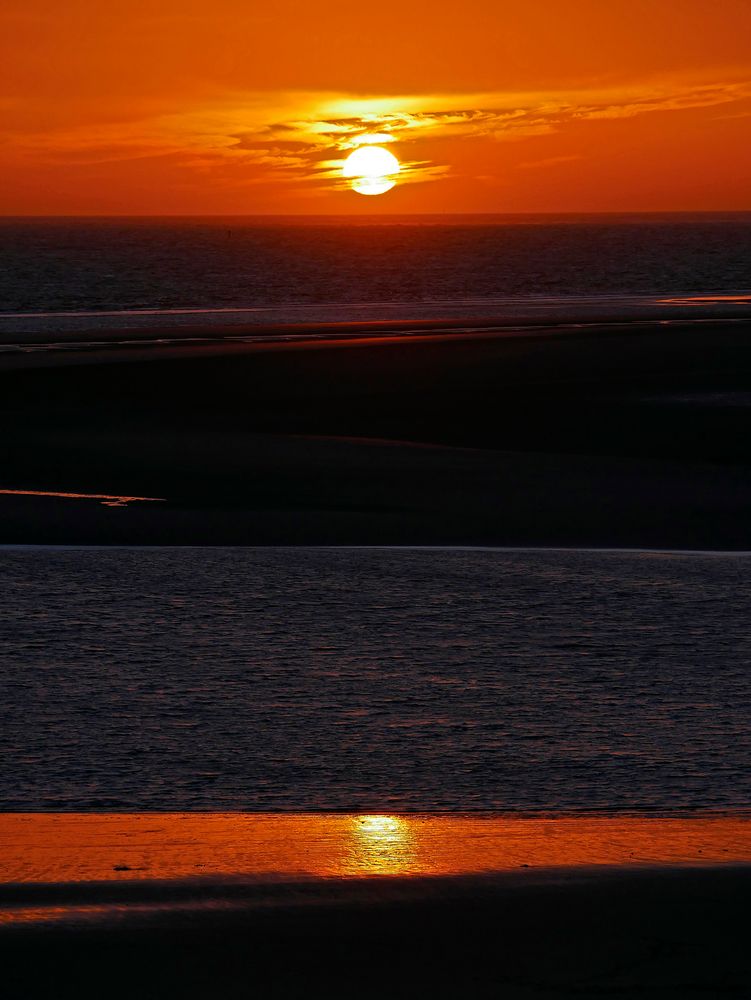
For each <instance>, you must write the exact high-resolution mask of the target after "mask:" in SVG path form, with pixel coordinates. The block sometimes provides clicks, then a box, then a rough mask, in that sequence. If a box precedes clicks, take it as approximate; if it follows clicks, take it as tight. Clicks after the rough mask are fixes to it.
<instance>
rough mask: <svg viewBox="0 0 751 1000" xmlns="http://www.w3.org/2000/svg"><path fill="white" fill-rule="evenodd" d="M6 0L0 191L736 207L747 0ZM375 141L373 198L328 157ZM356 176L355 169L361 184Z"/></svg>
mask: <svg viewBox="0 0 751 1000" xmlns="http://www.w3.org/2000/svg"><path fill="white" fill-rule="evenodd" d="M371 18H372V12H371V11H370V9H365V8H363V9H358V8H353V7H352V5H351V4H349V3H345V2H344V0H330V2H329V3H327V4H325V5H316V4H309V5H301V4H300V3H299V2H297V0H278V2H277V3H276V4H275V5H274V7H273V11H272V10H270V9H269V10H267V9H265V8H264V9H261V8H259V7H257V6H254V5H252V4H251V5H248V4H247V3H246V2H243V0H215V2H214V3H212V4H210V5H209V4H207V3H205V0H180V2H179V3H178V2H177V0H164V3H161V4H159V5H158V8H155V6H154V4H153V3H150V2H148V0H132V2H129V3H128V4H125V3H122V2H120V0H116V2H114V3H110V4H104V5H103V4H94V3H92V2H91V0H68V2H66V3H65V4H57V3H52V2H51V0H6V2H5V3H4V4H3V7H2V11H0V60H2V65H3V71H4V72H3V81H4V82H3V90H2V92H1V93H0V113H1V114H0V120H1V121H2V126H1V127H0V136H1V139H2V154H0V214H4V215H24V214H31V215H45V214H68V215H76V214H83V215H106V214H115V215H117V214H125V215H128V214H142V215H148V214H157V215H170V214H184V215H195V214H217V215H223V214H225V215H226V214H257V213H262V214H275V213H281V214H298V213H300V214H316V213H334V214H347V213H353V214H362V213H374V214H378V213H381V212H388V213H407V212H414V213H444V212H449V213H451V212H456V213H471V212H587V211H650V210H654V211H671V210H676V211H680V210H687V211H700V210H751V184H749V178H750V177H751V142H749V128H750V127H751V126H750V123H751V55H749V46H748V38H749V37H751V5H749V4H748V2H747V0H724V2H723V5H722V10H721V12H718V11H717V9H716V8H713V7H712V6H711V5H710V4H708V3H707V2H706V0H659V2H655V0H613V2H612V3H609V4H602V3H601V2H600V0H572V2H571V3H566V4H563V3H561V2H560V0H539V2H537V3H535V4H526V5H525V4H518V3H516V2H512V0H507V2H505V3H503V2H501V3H498V2H497V0H468V3H467V4H465V5H464V6H463V8H462V10H461V12H459V13H457V11H456V8H455V6H454V5H449V4H448V3H441V2H438V3H437V4H436V3H431V4H430V5H428V4H427V3H422V2H418V3H414V4H410V5H406V6H405V5H404V4H402V3H397V2H396V0H383V2H382V4H381V5H380V7H379V19H381V20H383V21H384V22H385V23H388V24H390V25H393V26H395V28H396V30H393V31H391V32H390V34H389V42H388V57H387V58H382V59H375V60H367V59H364V58H363V49H362V38H363V37H367V36H368V32H369V31H370V30H371V28H372V24H371ZM391 142H396V143H397V144H398V149H399V158H400V160H401V172H400V175H399V183H398V184H397V185H396V186H395V187H394V188H393V190H391V191H390V193H389V197H388V198H377V197H376V198H360V197H357V198H355V197H353V193H352V190H351V189H350V187H349V185H348V183H346V182H345V181H343V178H342V177H341V161H342V159H343V158H344V157H345V156H346V155H347V154H348V153H349V152H351V151H352V149H353V148H357V147H358V146H362V145H363V144H367V143H373V144H375V145H379V146H381V147H382V146H383V145H384V144H389V143H391ZM363 193H365V192H363Z"/></svg>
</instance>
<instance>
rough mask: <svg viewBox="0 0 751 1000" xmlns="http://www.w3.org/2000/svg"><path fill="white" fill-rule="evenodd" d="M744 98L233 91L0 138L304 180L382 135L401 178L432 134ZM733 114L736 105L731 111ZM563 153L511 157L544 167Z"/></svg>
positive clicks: (512, 130)
mask: <svg viewBox="0 0 751 1000" xmlns="http://www.w3.org/2000/svg"><path fill="white" fill-rule="evenodd" d="M749 98H751V80H731V81H715V82H706V81H700V82H690V81H683V82H681V81H661V82H656V83H644V84H640V85H638V86H636V85H634V86H631V87H621V88H618V89H601V90H594V89H589V90H578V91H569V92H538V93H532V92H527V93H511V92H505V93H495V94H468V95H463V96H462V95H451V96H447V95H444V96H440V95H406V96H403V97H386V98H380V97H367V98H356V97H351V96H346V95H339V94H325V93H324V94H318V93H315V94H311V93H299V92H298V93H278V94H275V95H267V94H266V95H259V94H251V95H247V94H233V95H227V96H226V97H225V98H223V99H222V100H217V101H214V102H213V103H211V104H207V105H205V106H200V107H189V108H183V109H178V110H175V111H174V112H173V113H170V114H152V115H148V114H147V115H145V116H144V117H142V118H136V119H134V120H130V121H127V120H126V121H113V122H109V123H107V122H105V123H98V124H90V125H86V124H83V123H82V124H79V125H76V126H75V127H69V128H58V129H47V130H45V129H40V130H38V131H33V130H28V129H23V128H19V127H18V126H17V127H16V128H15V129H10V130H8V131H6V133H5V135H4V136H0V141H3V143H4V147H5V150H6V152H7V151H9V150H12V151H13V152H14V153H15V155H16V156H21V157H23V156H26V157H32V158H34V159H35V160H37V161H39V160H46V161H50V162H53V163H57V164H60V163H61V162H64V163H91V164H96V163H103V162H112V161H127V160H135V159H143V158H148V157H165V156H175V157H177V158H178V159H180V160H181V162H182V163H183V166H185V165H188V166H189V168H190V169H194V170H198V171H201V172H207V171H209V172H210V171H212V170H216V171H219V172H221V171H222V170H223V169H225V168H227V167H228V166H230V165H233V166H234V168H235V174H236V175H237V172H238V170H242V171H245V180H246V181H247V182H249V183H253V182H254V181H259V180H264V181H266V182H270V183H277V182H278V183H288V182H290V181H296V182H302V181H307V182H309V183H312V184H313V185H316V184H317V185H321V186H324V187H330V186H332V185H335V186H337V185H340V184H341V183H343V179H342V178H341V175H340V165H341V160H342V159H343V157H344V156H346V154H347V152H348V151H349V150H351V149H353V148H355V147H356V146H357V145H358V144H360V143H361V142H362V141H363V140H364V138H367V136H369V135H372V134H373V133H378V134H380V135H381V136H382V141H384V142H385V141H393V142H395V143H397V144H398V146H397V147H396V148H397V149H398V152H399V156H400V159H401V160H402V165H403V170H402V175H401V179H402V180H405V181H408V182H418V181H433V180H436V179H439V178H441V177H444V176H446V174H447V173H449V172H450V167H449V165H448V164H446V163H441V162H433V161H431V160H429V159H428V158H427V154H428V153H429V152H430V149H431V144H432V143H434V142H437V141H439V140H443V139H447V138H450V139H452V140H464V141H472V140H478V139H489V140H493V141H498V142H511V141H513V142H519V141H523V140H525V139H528V138H531V137H534V136H540V135H547V134H551V133H554V132H560V131H562V130H565V129H566V128H567V127H568V126H570V125H572V124H574V123H579V122H597V121H603V120H617V119H624V120H626V119H631V118H636V117H639V116H642V115H646V114H652V113H656V112H680V111H686V110H689V109H694V108H704V107H714V106H721V105H733V104H737V103H738V102H741V101H743V100H747V99H749ZM741 113H744V114H745V113H746V112H745V111H743V110H742V111H741ZM573 158H575V157H572V156H566V157H550V158H548V159H542V160H530V161H527V162H525V163H522V164H520V166H522V167H524V168H528V169H532V168H543V167H550V166H554V165H555V164H557V163H562V162H567V161H570V160H571V159H573Z"/></svg>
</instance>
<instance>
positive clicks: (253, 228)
mask: <svg viewBox="0 0 751 1000" xmlns="http://www.w3.org/2000/svg"><path fill="white" fill-rule="evenodd" d="M432 221H433V222H435V221H436V220H435V219H433V220H432ZM480 221H482V219H481V220H480ZM531 221H533V222H534V223H535V224H533V225H530V224H524V220H523V221H522V222H520V221H519V220H515V219H513V218H506V219H505V220H495V223H493V220H492V219H490V220H487V219H486V220H485V224H479V225H478V224H477V220H475V222H474V224H467V223H466V222H464V223H462V222H461V221H459V222H456V221H455V222H453V223H451V224H445V223H444V224H434V225H424V224H422V225H421V224H416V220H415V218H414V217H411V218H410V217H405V218H403V219H395V220H394V221H393V223H392V224H389V225H384V224H378V225H362V226H360V225H357V226H353V225H351V224H350V225H336V224H333V223H332V222H328V223H327V224H318V225H316V224H307V225H269V224H268V223H267V224H259V220H252V219H243V218H237V219H231V218H230V219H200V218H198V219H171V220H170V219H162V220H159V219H156V220H155V219H140V220H139V219H98V220H94V219H88V220H84V219H80V220H70V219H35V220H12V219H11V220H6V221H4V222H2V223H0V312H15V311H22V312H23V311H35V312H36V311H45V312H54V311H55V310H100V309H154V308H158V309H170V308H179V309H181V308H187V307H218V308H221V307H253V306H264V305H276V304H279V303H282V304H285V305H290V304H299V305H304V304H311V303H361V302H378V303H384V302H420V301H422V300H441V301H455V300H464V299H467V298H470V299H472V298H480V299H487V298H494V297H498V296H517V295H596V294H605V295H612V294H624V293H628V294H641V293H654V294H668V293H669V294H689V293H695V294H704V293H707V292H720V291H732V290H733V289H747V288H748V284H749V270H748V261H749V259H750V258H751V214H749V213H744V214H737V215H727V214H726V215H716V216H712V215H703V216H701V215H700V216H657V215H656V216H644V217H641V218H637V217H629V216H622V217H618V218H610V217H602V218H597V217H591V216H589V217H587V216H584V217H581V218H579V219H578V220H577V219H574V220H573V222H572V220H571V219H568V220H567V221H563V220H561V219H560V218H559V219H557V220H556V219H554V218H548V219H546V218H544V217H533V218H532V219H527V220H526V223H529V222H531Z"/></svg>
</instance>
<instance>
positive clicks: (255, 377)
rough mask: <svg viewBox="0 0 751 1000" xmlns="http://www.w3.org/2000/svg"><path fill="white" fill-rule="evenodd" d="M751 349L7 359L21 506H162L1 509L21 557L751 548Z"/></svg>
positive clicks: (513, 341) (688, 330) (601, 345)
mask: <svg viewBox="0 0 751 1000" xmlns="http://www.w3.org/2000/svg"><path fill="white" fill-rule="evenodd" d="M750 329H751V323H749V322H748V321H745V320H743V319H742V318H738V319H736V320H734V321H727V320H726V321H716V320H711V319H708V320H706V321H705V322H701V323H681V322H678V321H675V322H674V323H672V324H670V325H667V326H665V325H663V324H661V323H656V322H647V321H640V322H638V323H630V324H618V323H611V324H609V325H599V326H597V325H594V326H587V327H586V328H582V329H578V330H577V329H573V330H571V329H570V330H567V331H566V332H561V330H560V329H556V330H550V331H548V332H547V333H546V332H545V330H544V329H543V330H540V329H536V330H534V331H524V330H519V331H516V332H514V333H509V332H508V331H505V332H503V331H500V332H499V331H492V330H491V331H488V330H485V331H479V332H477V333H476V334H467V333H466V332H465V333H459V332H456V331H454V332H452V331H451V330H450V329H447V330H443V331H442V332H440V333H436V332H433V333H429V334H422V333H421V334H420V335H419V336H409V337H405V336H402V335H396V336H390V335H386V333H385V332H383V331H381V332H380V333H379V334H378V335H377V336H368V337H364V338H360V339H357V338H355V339H337V336H336V335H334V334H332V336H331V337H330V338H328V339H326V337H323V339H317V340H315V341H314V342H299V341H285V342H278V341H275V340H274V338H273V337H272V338H271V339H270V340H269V341H267V342H265V343H262V344H259V343H247V344H243V343H219V342H217V343H208V344H206V343H203V344H194V345H192V346H191V345H189V344H185V343H182V344H179V345H175V344H167V345H165V344H161V345H159V344H156V345H155V344H151V345H149V346H143V345H141V346H139V347H134V346H132V345H131V346H125V347H119V348H117V349H114V348H111V347H110V348H107V349H106V350H105V349H100V348H96V347H92V348H91V349H88V348H87V349H86V350H77V351H75V352H72V353H71V352H68V353H66V352H65V351H59V352H54V351H53V352H44V351H42V352H40V353H34V352H32V353H30V354H24V355H22V356H21V357H20V360H19V358H18V357H16V355H9V354H4V355H2V356H1V357H0V390H2V393H1V395H0V407H1V408H2V417H3V420H4V422H5V426H6V428H11V430H10V432H7V433H6V434H5V435H4V436H3V441H2V445H0V448H1V451H2V454H1V456H0V457H1V458H2V468H3V473H2V482H0V488H2V489H4V490H13V491H37V492H44V491H49V492H58V493H61V492H65V493H84V494H104V495H108V496H112V495H115V496H118V495H119V496H124V497H147V498H149V497H153V498H164V500H163V502H160V503H139V502H137V501H136V502H133V503H130V504H127V505H126V507H125V509H123V507H122V506H119V507H118V508H117V509H105V508H103V507H102V506H101V504H100V503H98V502H97V501H96V500H92V501H89V500H86V499H75V498H61V497H57V498H53V497H39V496H36V497H35V496H30V495H27V496H21V495H19V494H16V495H10V494H3V495H0V543H52V544H65V543H92V544H97V543H101V544H113V543H143V544H153V543H174V544H210V543H224V544H285V543H290V544H297V543H300V544H302V543H306V544H361V543H362V544H410V543H416V544H499V545H514V544H529V545H550V544H554V545H555V544H561V545H574V546H576V545H615V546H636V547H638V546H645V547H671V548H726V549H749V548H751V527H749V523H750V522H749V519H748V517H747V511H748V509H749V506H751V466H750V462H749V451H748V441H749V440H751V338H750V337H749V330H750ZM163 332H166V333H169V331H163ZM14 359H15V360H14ZM19 365H21V367H19Z"/></svg>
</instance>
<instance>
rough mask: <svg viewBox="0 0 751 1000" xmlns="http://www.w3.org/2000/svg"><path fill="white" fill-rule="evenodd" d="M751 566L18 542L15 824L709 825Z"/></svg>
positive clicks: (736, 739)
mask: <svg viewBox="0 0 751 1000" xmlns="http://www.w3.org/2000/svg"><path fill="white" fill-rule="evenodd" d="M749 570H751V555H748V554H745V555H744V554H735V555H723V554H712V553H704V554H692V553H660V552H638V551H633V552H624V551H599V552H596V551H573V550H569V551H567V550H472V549H466V550H463V549H445V550H437V549H367V548H351V549H348V548H339V549H334V548H328V549H327V548H319V549H316V548H302V547H300V548H255V549H254V548H152V549H143V548H142V549H139V548H114V549H85V548H62V549H49V548H48V549H44V548H40V549H23V548H17V549H12V548H6V549H2V550H0V577H1V578H2V581H3V601H2V606H1V607H0V644H1V648H2V661H3V670H2V675H1V678H2V679H1V681H0V685H1V687H2V691H1V693H0V694H1V696H0V747H1V749H2V757H3V762H4V763H3V768H2V771H0V809H2V810H18V811H25V810H31V811H33V810H53V811H55V810H59V811H80V810H104V811H107V810H133V811H138V810H219V811H232V810H247V811H251V812H258V811H301V810H302V811H305V810H322V811H327V810H333V811H338V810H345V811H356V812H377V813H382V812H384V811H387V812H392V811H393V812H400V811H404V812H441V811H461V812H467V811H475V810H490V811H494V812H499V813H504V814H510V815H535V814H546V815H548V814H565V815H579V814H606V815H623V814H636V815H645V814H646V815H654V814H660V815H668V816H670V815H687V814H688V815H694V814H700V815H709V814H712V813H717V812H723V811H733V812H736V813H737V812H738V811H743V810H746V809H747V808H748V804H749V801H750V796H751V768H750V767H749V754H748V733H749V723H751V677H750V676H749V672H748V664H749V659H750V658H751V632H749V629H748V607H749V602H750V601H751V575H750V573H749Z"/></svg>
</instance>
